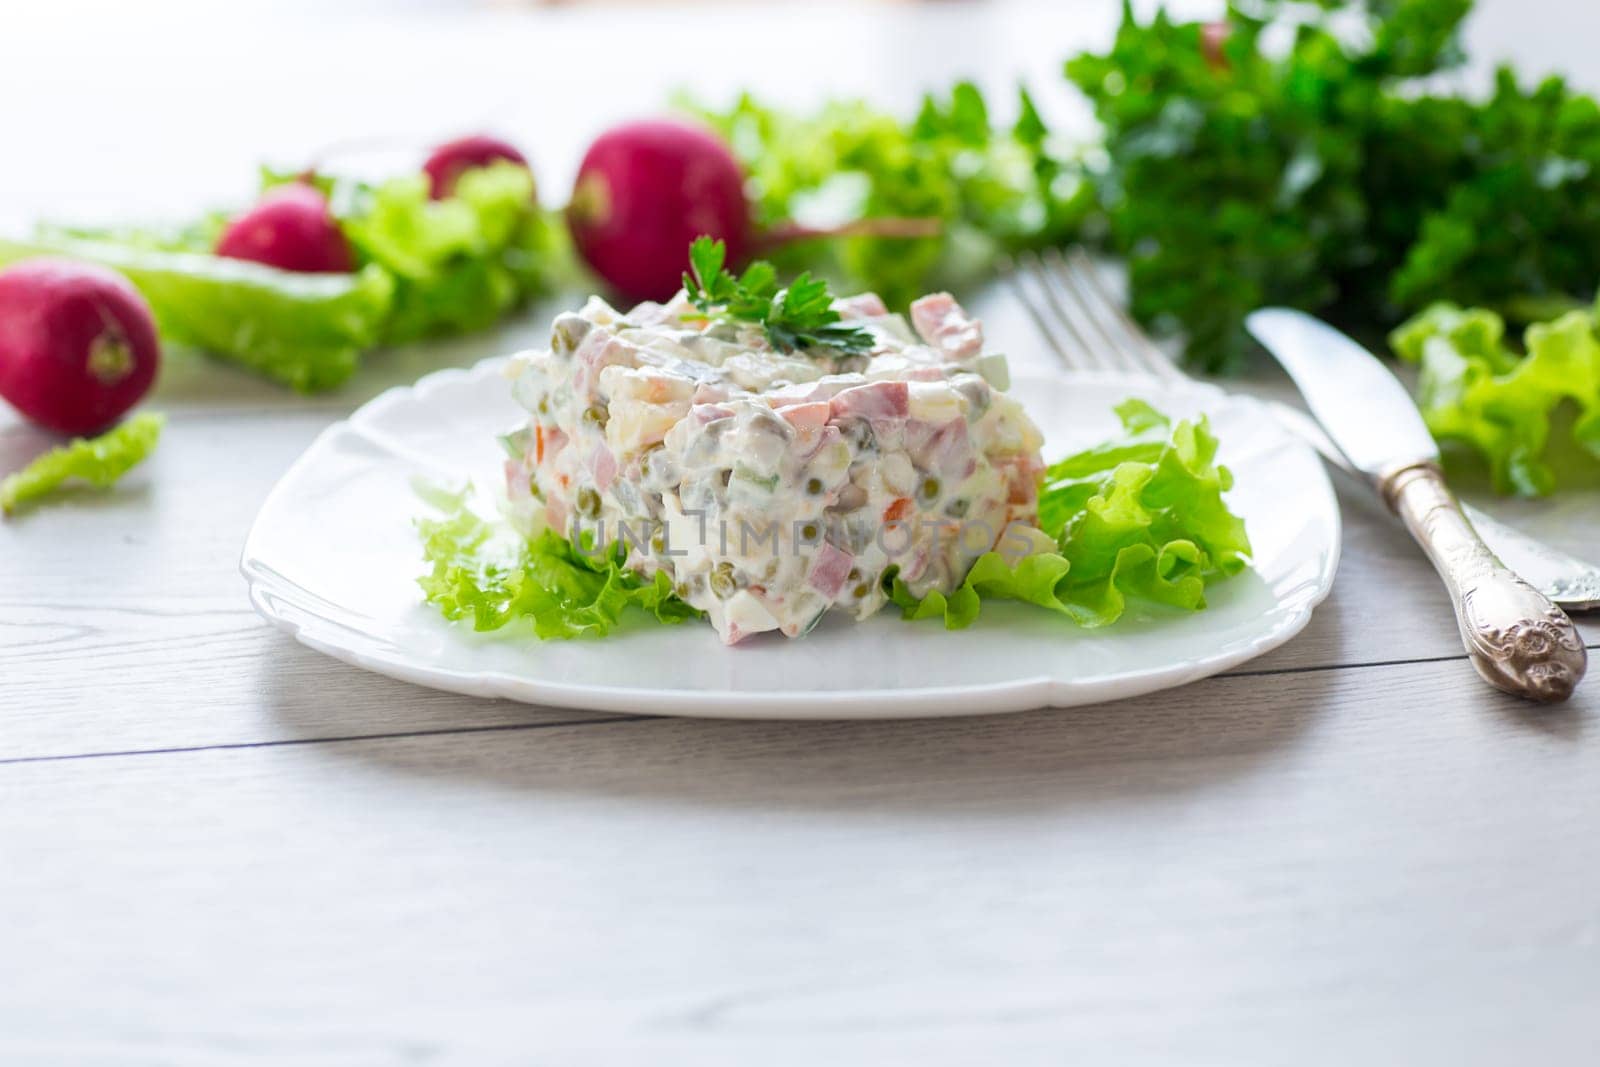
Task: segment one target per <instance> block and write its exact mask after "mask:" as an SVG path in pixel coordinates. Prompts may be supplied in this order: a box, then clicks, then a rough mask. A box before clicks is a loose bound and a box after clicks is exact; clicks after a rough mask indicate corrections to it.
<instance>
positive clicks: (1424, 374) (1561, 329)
mask: <svg viewBox="0 0 1600 1067" xmlns="http://www.w3.org/2000/svg"><path fill="white" fill-rule="evenodd" d="M1596 318H1597V317H1596V315H1595V314H1594V313H1591V312H1584V311H1574V312H1570V313H1568V314H1566V315H1563V316H1562V317H1561V318H1559V319H1557V320H1556V321H1554V322H1550V323H1541V324H1538V325H1535V326H1531V327H1529V328H1528V331H1527V335H1526V338H1525V341H1526V349H1527V354H1526V355H1525V356H1519V355H1517V354H1516V353H1515V352H1513V351H1512V350H1511V348H1510V347H1508V346H1507V344H1506V340H1505V332H1506V330H1505V320H1504V319H1502V318H1501V317H1500V316H1499V315H1498V314H1496V313H1495V312H1493V311H1488V310H1485V309H1482V308H1476V309H1471V310H1463V309H1462V308H1460V307H1458V306H1456V305H1454V304H1436V305H1434V306H1433V307H1431V308H1429V309H1428V310H1426V311H1424V312H1423V313H1422V314H1420V315H1418V316H1417V317H1416V318H1414V319H1412V320H1411V321H1410V322H1408V323H1406V324H1405V325H1403V326H1401V327H1400V328H1399V329H1398V330H1396V331H1395V332H1394V333H1393V334H1392V335H1391V336H1390V343H1391V345H1392V346H1393V348H1394V350H1395V352H1396V353H1397V354H1398V355H1399V356H1400V358H1401V359H1404V360H1407V361H1409V362H1412V363H1416V364H1419V365H1420V367H1421V378H1420V382H1419V387H1418V395H1417V404H1418V406H1419V407H1420V408H1421V409H1422V416H1423V419H1424V420H1425V421H1426V422H1427V424H1428V429H1429V430H1431V431H1432V432H1433V435H1434V436H1435V437H1437V438H1438V439H1439V440H1440V441H1443V442H1457V443H1460V444H1463V445H1465V446H1467V447H1468V448H1469V449H1471V450H1472V451H1474V452H1476V453H1478V454H1479V455H1481V456H1482V457H1483V458H1484V459H1485V460H1487V461H1488V464H1489V472H1490V476H1491V478H1492V479H1493V481H1494V487H1495V489H1496V490H1497V491H1499V492H1502V493H1515V494H1518V495H1521V496H1543V495H1545V494H1547V493H1550V492H1551V491H1553V490H1554V489H1555V488H1556V486H1557V483H1558V477H1557V473H1556V469H1555V467H1554V466H1552V464H1551V462H1550V453H1551V447H1552V444H1554V442H1552V440H1551V436H1552V426H1553V417H1554V416H1555V415H1556V413H1557V411H1558V409H1559V408H1560V407H1561V406H1562V405H1563V404H1564V403H1569V402H1570V403H1571V404H1572V405H1573V406H1574V407H1575V408H1576V409H1577V411H1578V417H1577V420H1576V421H1575V422H1574V423H1573V425H1572V430H1571V433H1572V438H1573V441H1574V442H1575V443H1576V444H1577V445H1578V446H1579V448H1580V449H1581V450H1582V451H1583V452H1585V453H1587V454H1588V455H1589V456H1592V457H1594V458H1595V459H1600V340H1597V336H1596V330H1597V322H1596Z"/></svg>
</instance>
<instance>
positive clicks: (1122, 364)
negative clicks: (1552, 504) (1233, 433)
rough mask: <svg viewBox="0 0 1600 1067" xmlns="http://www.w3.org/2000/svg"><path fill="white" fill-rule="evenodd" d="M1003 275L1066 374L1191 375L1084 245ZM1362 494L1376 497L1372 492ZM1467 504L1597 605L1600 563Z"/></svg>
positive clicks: (1292, 416)
mask: <svg viewBox="0 0 1600 1067" xmlns="http://www.w3.org/2000/svg"><path fill="white" fill-rule="evenodd" d="M1002 276H1003V277H1004V278H1005V280H1006V283H1007V285H1008V286H1009V288H1010V289H1011V291H1012V292H1013V293H1014V294H1015V295H1016V297H1017V299H1018V300H1020V301H1021V302H1022V306H1023V307H1024V308H1025V309H1026V310H1027V312H1028V316H1029V318H1031V319H1033V322H1034V325H1036V326H1037V327H1038V328H1039V333H1040V335H1041V336H1042V337H1043V338H1044V341H1045V344H1046V345H1048V346H1049V348H1050V350H1051V351H1052V352H1054V353H1055V354H1056V356H1057V358H1059V359H1060V360H1061V362H1062V364H1063V365H1064V366H1065V367H1066V368H1067V369H1068V370H1069V371H1099V372H1113V373H1119V374H1123V375H1126V376H1128V377H1130V378H1135V379H1141V378H1142V379H1148V380H1150V381H1153V382H1164V383H1168V384H1182V383H1186V382H1192V381H1193V380H1194V379H1192V378H1190V377H1189V376H1188V375H1186V374H1184V373H1183V371H1181V370H1179V369H1178V366H1177V364H1175V363H1173V361H1172V360H1171V359H1170V358H1168V356H1167V354H1166V353H1165V352H1163V351H1162V350H1161V349H1160V348H1159V347H1157V345H1156V343H1155V342H1154V341H1152V340H1150V337H1149V336H1148V335H1147V334H1146V333H1145V332H1144V331H1143V330H1142V329H1140V328H1139V325H1138V323H1136V322H1134V321H1133V319H1132V318H1131V317H1129V315H1128V313H1127V312H1126V311H1124V310H1123V309H1122V305H1121V304H1119V303H1118V302H1117V299H1116V297H1114V296H1113V295H1112V293H1111V287H1110V286H1109V285H1108V284H1107V283H1106V280H1105V276H1104V274H1102V273H1101V271H1100V269H1099V268H1098V267H1096V266H1095V264H1094V260H1092V259H1090V258H1089V254H1088V253H1087V252H1085V251H1084V250H1083V249H1082V248H1073V249H1071V250H1069V251H1067V252H1065V253H1062V252H1060V251H1058V250H1056V249H1053V248H1052V249H1049V250H1047V251H1045V252H1042V253H1034V252H1023V253H1021V254H1020V255H1018V256H1017V257H1016V259H1015V260H1014V261H1012V262H1010V263H1006V264H1003V266H1002ZM1267 408H1268V410H1270V411H1271V412H1272V414H1273V416H1274V417H1275V418H1276V419H1277V420H1278V422H1279V423H1280V424H1281V425H1282V426H1283V427H1284V428H1285V429H1287V430H1288V431H1289V432H1290V433H1292V434H1294V435H1295V436H1297V437H1299V438H1300V439H1301V440H1303V441H1305V442H1306V443H1307V444H1309V445H1311V447H1313V448H1315V449H1316V450H1317V451H1318V452H1319V453H1320V454H1321V455H1322V458H1323V459H1324V460H1325V461H1326V462H1327V464H1328V466H1329V467H1330V468H1332V469H1333V471H1334V472H1335V473H1336V474H1339V475H1341V476H1343V477H1342V478H1341V480H1342V481H1344V482H1345V483H1346V484H1347V485H1360V486H1361V487H1362V488H1363V489H1367V490H1370V489H1371V486H1370V485H1369V484H1368V483H1367V480H1366V479H1365V478H1363V477H1362V476H1361V475H1360V474H1359V473H1358V472H1357V471H1356V469H1355V468H1354V467H1353V466H1352V465H1351V463H1350V461H1349V460H1348V459H1346V458H1345V457H1344V454H1343V453H1342V452H1340V451H1339V448H1338V446H1337V445H1335V444H1334V443H1333V442H1332V441H1331V440H1330V439H1329V438H1328V435H1327V434H1325V433H1323V432H1322V428H1321V427H1320V426H1318V425H1317V422H1316V420H1314V419H1313V418H1311V417H1310V416H1309V415H1307V414H1305V413H1304V412H1302V411H1299V410H1296V409H1295V408H1292V407H1289V406H1288V405H1287V404H1280V403H1277V402H1275V401H1268V402H1267ZM1362 497H1363V499H1366V500H1369V501H1370V500H1372V499H1373V497H1372V496H1371V494H1370V493H1363V494H1362ZM1463 507H1464V508H1465V510H1466V512H1467V516H1468V519H1469V520H1470V521H1471V523H1472V525H1473V528H1474V529H1476V530H1477V531H1478V535H1479V536H1480V537H1481V538H1483V540H1484V541H1485V542H1486V543H1487V544H1488V545H1489V547H1490V549H1491V550H1492V551H1493V552H1494V554H1495V555H1496V556H1498V557H1500V561H1501V562H1502V563H1504V564H1506V566H1508V567H1510V568H1511V569H1512V570H1514V571H1516V572H1517V573H1518V574H1520V575H1521V576H1522V577H1523V579H1525V580H1526V581H1527V582H1528V583H1529V584H1530V585H1532V586H1533V587H1534V588H1536V589H1538V590H1539V591H1540V592H1542V593H1544V594H1545V596H1547V597H1549V598H1550V599H1551V600H1553V601H1555V602H1556V603H1557V604H1560V605H1561V606H1562V607H1563V608H1566V609H1567V610H1569V611H1587V610H1594V609H1595V608H1597V607H1600V567H1595V566H1594V565H1593V564H1590V563H1586V562H1584V561H1583V560H1580V559H1577V558H1575V557H1573V556H1570V555H1568V554H1567V553H1565V552H1562V551H1560V550H1559V549H1556V548H1552V547H1551V546H1549V545H1547V544H1545V543H1543V542H1542V541H1537V540H1535V539H1533V538H1531V537H1529V536H1528V535H1527V534H1524V533H1522V532H1521V531H1518V530H1515V529H1512V528H1511V527H1509V526H1506V525H1505V524H1504V523H1501V522H1500V521H1499V520H1497V519H1494V518H1491V517H1490V516H1489V515H1486V514H1484V513H1483V512H1482V511H1479V510H1478V509H1477V508H1474V507H1472V506H1471V505H1470V504H1467V505H1463ZM1390 518H1393V516H1392V515H1391V516H1390Z"/></svg>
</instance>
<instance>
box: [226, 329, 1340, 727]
mask: <svg viewBox="0 0 1600 1067" xmlns="http://www.w3.org/2000/svg"><path fill="white" fill-rule="evenodd" d="M510 358H511V357H510V356H507V355H499V356H491V357H489V358H487V359H483V360H479V361H478V362H477V363H474V364H473V365H472V366H470V367H447V368H443V369H441V370H436V371H432V372H430V373H428V374H426V375H423V376H422V377H421V378H419V379H417V381H416V382H414V383H413V384H411V385H409V386H406V385H401V386H394V387H391V388H389V389H386V390H384V391H383V392H382V393H380V394H378V395H377V396H376V397H373V398H372V399H371V400H369V401H367V402H366V403H365V404H363V405H361V406H360V407H359V408H357V409H356V410H355V411H353V412H351V413H350V415H349V416H348V417H346V418H343V419H340V420H338V421H336V422H334V423H332V424H330V425H329V426H327V427H325V428H324V429H323V430H322V431H321V432H319V433H318V434H317V436H316V437H315V438H314V439H313V440H312V441H311V443H310V444H308V445H307V446H306V448H305V451H303V452H302V453H301V454H300V455H299V456H298V457H296V458H295V460H294V462H293V463H291V464H290V465H289V467H288V468H287V469H286V470H285V471H284V473H283V474H282V475H281V476H280V477H279V479H278V481H277V482H276V483H275V484H274V485H273V487H272V489H271V490H270V491H269V492H268V493H267V495H266V496H265V497H264V498H263V499H262V503H261V506H260V508H259V509H258V510H257V513H256V517H255V519H254V520H253V521H252V522H251V524H250V530H249V533H248V534H246V536H245V541H244V546H243V548H242V550H241V553H240V558H239V572H240V574H241V575H242V576H243V577H244V579H245V582H246V586H247V593H248V596H249V598H250V604H251V607H252V608H254V610H255V611H256V613H257V614H259V615H260V616H261V617H262V618H263V619H265V620H266V621H267V622H268V623H270V624H271V625H272V626H273V627H274V628H275V629H278V630H280V631H282V632H283V633H286V634H288V635H289V636H291V637H293V638H294V639H295V640H296V641H298V642H299V643H300V644H302V645H304V646H305V647H307V648H310V649H312V650H313V651H316V652H320V653H322V654H323V655H326V656H329V657H331V658H333V659H335V660H338V661H340V662H342V663H345V664H348V665H350V666H353V667H357V668H360V669H362V670H367V671H371V672H372V673H375V674H379V675H382V676H384V677H387V678H393V679H395V680H397V681H402V682H408V683H410V684H413V685H419V686H422V687H424V688H429V689H436V690H440V691H444V692H451V693H458V694H462V695H465V696H476V697H488V698H495V699H507V700H515V701H519V702H522V703H528V704H538V705H543V706H547V707H560V708H571V709H577V710H585V711H600V712H613V713H619V714H625V713H634V714H641V713H642V714H658V715H667V716H682V717H693V718H721V719H752V720H801V719H834V720H837V719H862V720H866V719H893V718H939V717H949V716H958V715H979V714H1004V713H1009V712H1017V711H1026V710H1032V709H1037V708H1045V707H1049V708H1067V707H1075V706H1080V705H1086V704H1094V703H1102V702H1106V701H1112V700H1122V699H1128V698H1131V697H1138V696H1145V695H1148V694H1150V693H1154V692H1159V691H1161V690H1165V689H1173V688H1178V687H1180V686H1184V685H1188V684H1191V683H1193V682H1197V681H1200V680H1202V679H1205V678H1209V677H1214V676H1215V675H1218V674H1221V673H1223V672H1225V671H1228V670H1230V669H1232V668H1234V667H1237V666H1239V665H1240V664H1242V663H1246V662H1249V661H1250V660H1253V659H1256V658H1257V657H1259V656H1262V655H1264V654H1266V653H1267V652H1270V651H1272V650H1273V649H1275V648H1278V647H1280V646H1281V645H1283V644H1285V643H1286V642H1288V641H1289V640H1291V639H1292V638H1294V637H1295V636H1296V635H1298V634H1299V633H1300V632H1301V631H1302V630H1304V629H1305V627H1306V626H1307V625H1308V624H1309V623H1310V621H1311V617H1312V614H1313V612H1314V611H1315V610H1316V608H1317V607H1318V606H1320V605H1321V604H1322V603H1323V602H1324V601H1325V600H1326V599H1327V597H1328V595H1329V594H1330V593H1331V592H1332V589H1333V582H1334V577H1335V575H1336V574H1337V573H1338V568H1339V561H1340V557H1341V555H1342V552H1343V546H1344V526H1343V516H1342V514H1341V511H1340V508H1339V504H1338V498H1337V495H1336V494H1335V492H1334V489H1333V485H1332V483H1331V482H1330V481H1329V479H1328V476H1327V471H1326V469H1325V468H1324V467H1323V465H1322V462H1321V460H1320V459H1319V458H1317V457H1316V455H1315V453H1314V452H1313V451H1312V450H1311V448H1310V446H1309V445H1306V444H1305V443H1304V442H1303V441H1300V440H1299V439H1298V438H1295V437H1294V436H1293V435H1292V434H1291V433H1290V432H1289V431H1288V430H1287V429H1285V428H1283V427H1282V426H1281V425H1279V424H1278V423H1277V422H1276V420H1274V419H1273V418H1272V416H1271V414H1270V410H1269V408H1268V407H1267V405H1266V403H1265V402H1263V401H1261V400H1259V399H1257V398H1255V397H1252V396H1247V395H1244V394H1240V393H1229V392H1227V391H1226V390H1224V389H1222V388H1220V387H1219V386H1216V385H1214V384H1212V383H1210V382H1199V381H1194V380H1190V379H1186V380H1184V381H1183V382H1179V383H1173V382H1165V381H1159V380H1153V379H1150V378H1148V377H1145V376H1137V375H1125V374H1115V373H1108V372H1103V371H1099V372H1080V373H1075V374H1072V375H1070V378H1071V379H1072V380H1074V381H1085V382H1093V383H1095V384H1126V385H1128V386H1129V387H1130V388H1132V389H1136V390H1137V389H1146V390H1147V389H1149V388H1151V387H1152V386H1155V387H1159V388H1161V389H1165V390H1174V391H1178V392H1189V393H1198V394H1201V395H1202V396H1206V397H1209V398H1213V399H1220V400H1226V401H1227V402H1228V403H1230V404H1241V405H1243V406H1246V407H1252V406H1253V407H1256V408H1258V409H1259V410H1260V414H1261V415H1262V417H1263V421H1264V422H1266V423H1268V424H1270V425H1272V426H1275V427H1277V428H1278V430H1279V432H1281V433H1282V435H1283V437H1284V438H1285V440H1286V441H1288V442H1289V443H1290V444H1291V446H1292V447H1295V448H1298V449H1301V450H1303V451H1304V452H1305V453H1306V454H1307V455H1308V456H1309V457H1310V458H1311V459H1312V461H1313V466H1314V468H1315V470H1316V472H1317V477H1316V479H1315V481H1314V483H1313V486H1311V487H1310V488H1312V489H1313V490H1314V492H1315V494H1316V497H1317V504H1318V505H1319V507H1318V510H1319V511H1321V512H1323V513H1324V514H1325V515H1326V516H1327V517H1328V519H1329V526H1328V529H1329V531H1330V538H1329V546H1328V551H1327V552H1326V554H1325V557H1324V561H1323V566H1322V568H1321V570H1320V571H1319V572H1318V574H1317V576H1316V582H1315V586H1314V587H1313V588H1312V589H1310V591H1309V593H1308V594H1307V595H1304V596H1302V597H1301V598H1299V599H1298V600H1297V601H1294V602H1289V603H1285V602H1282V601H1280V602H1279V605H1278V606H1279V607H1280V608H1282V609H1284V610H1283V615H1282V618H1281V619H1280V621H1279V622H1278V623H1277V625H1275V626H1274V627H1272V628H1271V629H1270V630H1267V631H1265V632H1263V633H1261V634H1259V635H1257V636H1256V637H1255V638H1254V639H1252V640H1250V641H1248V642H1245V643H1244V644H1242V645H1241V646H1240V647H1238V648H1236V649H1230V650H1228V651H1226V652H1221V653H1218V654H1216V655H1213V656H1210V657H1207V658H1205V659H1201V660H1193V659H1186V660H1181V661H1177V662H1171V663H1167V664H1165V665H1162V666H1157V667H1153V668H1147V669H1141V670H1138V671H1134V672H1124V673H1121V674H1112V675H1097V676H1095V677H1093V678H1089V679H1063V678H1056V677H1052V676H1051V675H1050V674H1048V673H1043V674H1040V675H1035V676H1030V677H1025V678H1018V679H1011V680H1006V681H1003V682H984V683H974V684H972V685H944V686H927V687H919V688H906V689H887V690H885V689H848V690H838V689H835V690H812V691H802V690H792V689H791V690H781V691H753V690H692V689H665V688H662V689H651V688H646V687H621V686H594V685H586V684H579V683H569V682H559V681H553V680H549V679H534V678H528V677H525V676H519V675H515V674H509V673H506V672H504V671H463V670H460V669H457V668H451V667H443V666H438V665H424V664H419V663H417V662H415V661H413V660H408V659H406V658H404V657H403V656H386V655H382V654H376V653H372V652H367V651H364V650H363V649H361V648H359V647H355V646H354V645H352V644H349V643H339V642H337V641H333V640H329V639H327V638H326V637H325V636H324V635H323V633H321V632H319V628H318V624H321V627H322V629H323V630H327V629H333V630H334V631H337V630H338V629H340V628H341V627H342V624H340V623H338V622H337V621H335V620H330V619H328V618H327V617H325V616H322V615H319V614H317V612H316V611H315V610H314V609H312V608H310V607H307V606H305V605H303V604H300V603H296V602H295V599H294V597H295V594H296V593H297V592H298V593H299V594H301V595H303V596H305V597H313V598H315V599H318V600H320V599H321V598H320V597H315V594H311V593H309V591H306V590H303V589H301V588H300V587H298V586H296V585H294V583H292V582H289V581H288V580H287V579H283V578H281V577H280V576H277V575H275V574H272V573H271V572H270V570H269V569H267V568H265V567H264V566H262V565H261V564H260V561H259V553H258V552H257V551H256V545H257V543H258V540H259V538H260V536H261V535H260V530H261V525H262V519H263V518H264V517H265V516H266V515H267V514H268V513H269V511H270V510H271V509H272V507H273V506H274V504H275V503H277V501H278V498H279V497H280V496H281V495H282V494H284V493H285V492H287V491H288V487H289V486H291V485H292V484H293V483H294V482H295V480H296V477H297V476H298V475H299V474H300V473H301V472H302V469H303V468H305V467H307V466H309V465H310V462H311V460H312V458H313V457H314V456H315V455H316V454H317V452H318V451H319V448H320V446H322V445H323V444H324V442H325V441H326V440H327V439H328V438H330V437H332V436H334V435H336V434H339V433H343V432H347V431H354V432H356V433H357V434H362V435H363V436H365V434H364V433H363V424H364V423H367V422H370V421H372V419H373V418H374V417H375V415H376V414H381V413H382V412H383V411H384V410H385V409H386V408H389V407H392V406H393V405H395V404H397V403H399V402H400V401H401V400H402V399H403V398H405V397H407V396H410V397H411V398H412V399H416V400H421V401H426V399H427V398H428V396H429V395H430V394H433V393H435V392H437V391H438V390H439V389H440V388H443V387H444V386H446V385H448V384H450V383H452V382H456V381H462V380H470V379H473V378H477V377H480V376H488V375H491V374H497V373H499V371H500V368H501V367H503V366H504V365H505V364H506V362H507V361H508V360H509V359H510ZM1063 377H1068V376H1065V375H1050V374H1042V373H1037V374H1036V373H1024V374H1018V375H1014V376H1013V382H1012V389H1015V388H1016V387H1017V386H1018V385H1019V384H1025V383H1026V382H1028V381H1029V380H1038V381H1054V382H1056V383H1059V381H1060V380H1061V379H1062V378H1063ZM1008 391H1010V390H1008ZM285 608H287V609H288V610H285ZM297 612H298V613H299V614H300V615H301V616H302V617H300V618H297V617H295V616H296V613H297ZM359 636H361V637H363V638H364V639H366V640H367V641H368V642H373V641H379V642H380V643H381V639H375V638H373V637H372V636H371V635H368V634H359ZM756 705H759V707H756Z"/></svg>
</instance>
